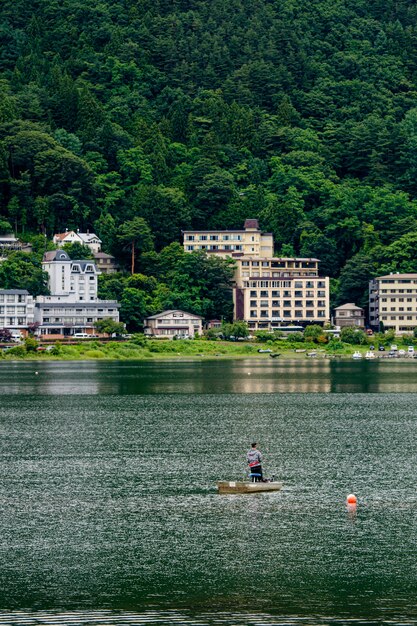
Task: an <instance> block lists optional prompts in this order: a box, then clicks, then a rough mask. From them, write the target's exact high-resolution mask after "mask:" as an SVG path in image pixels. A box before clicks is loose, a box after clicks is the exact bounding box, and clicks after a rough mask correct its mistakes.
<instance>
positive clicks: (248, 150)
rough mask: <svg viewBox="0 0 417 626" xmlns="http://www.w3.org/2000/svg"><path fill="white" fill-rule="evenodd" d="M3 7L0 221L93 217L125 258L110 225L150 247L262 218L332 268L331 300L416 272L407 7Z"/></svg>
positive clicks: (412, 29) (134, 3)
mask: <svg viewBox="0 0 417 626" xmlns="http://www.w3.org/2000/svg"><path fill="white" fill-rule="evenodd" d="M0 11H1V17H2V24H1V27H0V71H1V78H2V80H1V83H0V91H1V94H0V122H1V123H0V203H1V204H0V216H1V219H0V222H8V223H9V224H10V225H11V226H12V227H13V228H14V229H16V230H17V232H18V233H22V232H25V233H39V232H46V233H47V234H48V235H52V234H53V232H54V231H62V230H65V228H71V227H79V228H80V229H82V230H85V229H87V228H92V229H95V231H96V232H97V233H98V234H99V235H100V236H101V238H102V239H103V241H104V249H105V250H106V251H109V252H113V253H115V254H116V255H117V256H118V257H119V258H120V259H121V260H122V262H123V261H125V262H126V267H127V268H128V255H127V254H126V253H123V245H122V244H123V241H122V238H120V237H118V236H117V235H118V233H119V232H120V231H119V229H120V227H121V226H122V225H123V224H124V223H125V222H129V221H131V220H132V219H133V218H134V217H136V216H139V217H141V218H144V220H145V221H146V223H147V224H148V225H149V228H150V230H151V234H152V236H153V242H154V245H155V247H156V251H155V253H153V254H154V255H155V259H157V258H159V257H158V254H157V253H159V252H160V251H161V249H163V248H164V247H165V246H167V245H169V244H171V243H172V242H178V241H181V229H186V228H196V227H202V226H204V227H206V226H210V227H212V228H223V227H231V228H233V227H241V226H242V224H243V221H244V219H245V218H248V217H251V218H255V217H257V218H259V220H260V223H261V226H262V228H264V229H266V230H271V231H272V232H273V233H274V236H275V241H276V245H277V250H276V251H277V253H283V254H294V253H296V254H300V255H303V256H317V257H319V258H320V259H322V266H321V267H322V272H323V273H326V274H328V275H330V276H332V277H333V278H335V279H339V277H340V279H339V280H335V281H334V282H333V285H334V287H333V288H334V294H333V296H334V301H335V302H340V301H346V300H353V301H356V302H357V303H358V304H360V303H361V302H362V303H363V300H364V296H365V289H366V285H367V280H368V278H369V277H370V276H371V275H374V274H375V273H376V272H379V273H380V272H386V271H390V270H394V271H397V270H407V271H409V270H413V271H417V261H416V258H417V5H416V3H415V1H414V0H396V1H394V0H372V1H371V2H369V1H365V0H227V1H226V0H210V1H208V0H195V1H191V0H170V1H169V0H101V2H100V1H98V2H85V1H84V2H82V1H80V0H59V1H57V0H3V1H2V3H1V9H0ZM0 226H1V223H0ZM3 228H5V225H4V224H3ZM148 249H149V246H148ZM139 252H140V250H139ZM151 254H152V253H151ZM123 255H124V256H123ZM138 268H139V270H141V271H143V272H144V271H145V269H146V271H147V272H148V274H150V275H152V274H153V270H152V267H149V253H148V267H147V268H144V267H143V266H141V258H140V257H139V263H138Z"/></svg>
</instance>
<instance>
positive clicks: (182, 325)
mask: <svg viewBox="0 0 417 626" xmlns="http://www.w3.org/2000/svg"><path fill="white" fill-rule="evenodd" d="M202 329H203V319H202V318H201V317H200V316H199V315H194V314H193V313H186V312H185V311H179V310H175V311H163V312H162V313H158V314H157V315H151V316H150V317H147V318H145V320H144V333H145V335H148V336H152V337H169V338H170V339H172V338H173V337H178V338H180V339H188V338H189V337H194V336H195V335H201V333H202Z"/></svg>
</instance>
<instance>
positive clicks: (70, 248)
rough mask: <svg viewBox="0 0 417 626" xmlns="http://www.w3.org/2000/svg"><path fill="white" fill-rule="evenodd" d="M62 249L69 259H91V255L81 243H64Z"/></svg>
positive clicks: (89, 250) (87, 248)
mask: <svg viewBox="0 0 417 626" xmlns="http://www.w3.org/2000/svg"><path fill="white" fill-rule="evenodd" d="M62 249H63V250H65V252H66V253H67V254H68V256H69V258H70V259H93V258H94V256H93V253H92V251H91V249H90V248H89V247H88V246H83V245H82V244H81V243H77V242H75V243H66V244H65V245H63V246H62Z"/></svg>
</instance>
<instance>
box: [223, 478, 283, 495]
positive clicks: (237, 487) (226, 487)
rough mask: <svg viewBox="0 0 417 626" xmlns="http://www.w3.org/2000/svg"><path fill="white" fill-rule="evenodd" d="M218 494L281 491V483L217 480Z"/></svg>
mask: <svg viewBox="0 0 417 626" xmlns="http://www.w3.org/2000/svg"><path fill="white" fill-rule="evenodd" d="M217 489H218V491H219V493H236V494H240V493H262V492H266V491H281V489H282V482H278V481H275V480H274V481H271V482H265V483H251V482H249V481H237V480H218V481H217Z"/></svg>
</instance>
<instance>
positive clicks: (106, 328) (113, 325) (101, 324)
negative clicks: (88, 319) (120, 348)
mask: <svg viewBox="0 0 417 626" xmlns="http://www.w3.org/2000/svg"><path fill="white" fill-rule="evenodd" d="M94 328H95V329H96V331H97V332H99V333H103V334H106V335H110V336H111V335H123V333H124V332H125V325H124V324H123V322H115V321H114V320H112V319H111V317H108V318H104V319H102V320H97V322H94Z"/></svg>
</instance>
